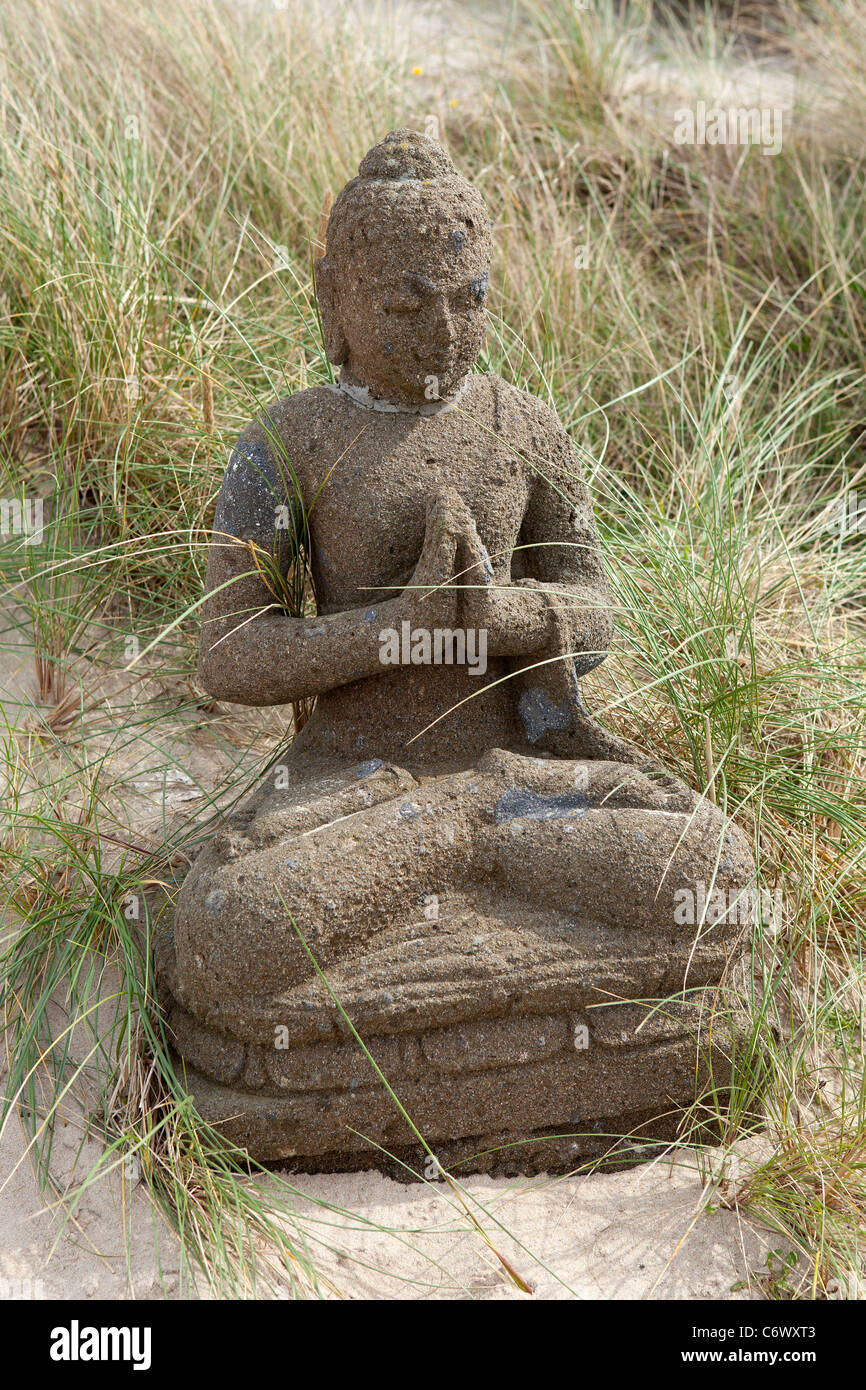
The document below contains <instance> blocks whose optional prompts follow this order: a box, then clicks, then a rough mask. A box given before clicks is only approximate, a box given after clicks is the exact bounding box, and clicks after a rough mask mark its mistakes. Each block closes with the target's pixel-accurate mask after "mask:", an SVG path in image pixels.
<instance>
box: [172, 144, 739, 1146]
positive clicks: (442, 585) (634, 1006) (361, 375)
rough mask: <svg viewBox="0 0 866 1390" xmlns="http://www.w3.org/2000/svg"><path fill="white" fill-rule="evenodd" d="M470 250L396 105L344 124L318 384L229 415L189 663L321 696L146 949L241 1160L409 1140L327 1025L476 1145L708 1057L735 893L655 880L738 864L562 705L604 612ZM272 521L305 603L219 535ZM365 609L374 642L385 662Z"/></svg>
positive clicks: (668, 1077)
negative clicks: (299, 610) (356, 161)
mask: <svg viewBox="0 0 866 1390" xmlns="http://www.w3.org/2000/svg"><path fill="white" fill-rule="evenodd" d="M490 252H491V234H490V227H489V222H488V219H487V214H486V212H485V210H484V207H483V204H482V202H481V199H480V197H479V195H478V193H477V192H476V191H475V190H474V189H473V188H472V187H471V186H470V185H469V184H467V183H466V182H465V181H464V180H463V179H461V178H460V177H459V176H458V175H457V173H456V171H455V170H454V168H453V165H452V164H451V162H450V160H449V159H448V156H447V155H446V154H445V152H444V151H443V150H441V149H440V148H439V147H438V146H437V145H435V144H434V143H433V142H432V141H429V140H427V139H425V138H424V137H422V136H418V135H414V134H412V133H411V132H406V131H402V132H395V133H394V134H393V135H391V136H389V137H387V139H386V140H385V141H383V142H382V143H381V145H379V146H377V147H376V148H375V149H374V150H372V151H371V152H370V154H369V155H368V156H367V157H366V159H365V160H364V161H363V163H362V165H361V168H360V170H359V175H358V177H357V178H356V179H354V180H352V181H351V182H350V183H349V184H348V185H347V187H346V188H345V189H344V190H343V192H342V194H341V195H340V197H339V198H338V199H337V202H336V204H335V206H334V209H333V212H332V214H331V219H330V223H329V227H328V234H327V251H326V255H325V256H324V258H323V259H322V260H321V261H319V262H318V265H317V287H318V293H319V300H320V307H321V311H322V320H323V327H324V333H325V340H326V344H327V348H328V352H329V355H330V357H331V360H332V361H333V362H335V363H336V364H337V365H339V366H340V367H341V376H340V381H339V383H338V384H336V385H334V386H333V387H328V386H325V387H317V388H315V389H314V390H311V391H305V392H301V393H300V394H298V395H296V396H293V397H291V398H288V399H285V400H281V401H277V402H275V403H274V404H273V405H272V406H270V407H269V408H268V410H267V411H265V412H263V414H262V415H260V416H259V417H258V418H257V419H256V420H255V421H253V422H252V424H251V425H250V426H249V427H248V428H247V429H246V430H245V431H244V433H243V435H242V436H241V439H240V440H239V441H238V444H237V446H236V448H235V450H234V451H233V454H232V457H231V459H230V462H229V466H228V469H227V471H226V477H225V481H224V483H223V487H222V491H221V494H220V500H219V503H218V507H217V515H216V519H215V525H214V536H213V543H212V546H211V554H210V559H209V565H208V576H207V588H208V598H207V601H206V604H205V607H204V610H203V619H204V621H203V630H202V642H201V659H200V673H201V678H202V680H203V682H204V684H205V685H206V687H207V688H208V689H209V690H210V691H211V692H212V694H213V695H215V696H216V697H217V698H221V699H227V700H236V701H241V702H244V703H249V704H260V705H266V704H279V703H284V702H288V701H294V700H300V699H302V698H309V697H311V696H315V697H317V704H316V708H315V710H314V712H313V714H312V716H311V718H310V719H309V721H308V722H307V724H306V725H305V726H304V728H303V730H302V731H301V732H300V734H299V735H298V737H296V739H295V741H294V743H293V745H292V747H291V750H290V752H289V755H288V757H287V758H286V759H285V764H284V766H283V767H282V769H281V775H280V777H279V778H277V777H276V775H275V773H274V772H273V771H272V773H271V774H270V775H269V776H268V777H266V778H265V779H264V780H263V781H262V784H261V785H260V787H259V788H258V790H257V791H256V792H255V793H254V795H253V796H252V797H251V798H250V799H249V801H248V802H247V803H246V805H245V806H243V807H241V808H240V809H239V810H238V811H237V812H235V813H234V814H233V815H232V816H231V817H230V818H229V819H228V821H227V823H226V824H225V826H224V827H223V828H222V829H221V830H220V831H219V832H218V834H217V835H216V836H215V838H214V839H213V841H211V843H210V844H208V845H207V846H206V847H205V848H204V850H203V851H202V853H201V854H200V855H199V857H198V858H197V860H196V861H195V863H194V865H193V867H192V869H191V871H190V873H189V875H188V876H187V879H186V881H185V882H184V884H183V887H182V890H181V893H180V896H179V900H178V904H177V910H176V912H175V914H174V919H173V922H169V921H168V920H167V919H166V921H165V923H164V924H163V926H162V928H161V930H160V933H159V939H158V941H157V947H156V957H157V970H158V978H159V982H160V993H161V997H162V999H163V1002H164V1004H165V1006H166V1010H167V1016H168V1020H169V1025H170V1027H171V1029H172V1030H173V1034H174V1038H175V1042H176V1045H177V1048H178V1050H179V1052H180V1053H181V1054H182V1056H183V1058H184V1060H185V1062H186V1064H187V1067H188V1075H189V1076H190V1078H191V1088H192V1091H193V1094H194V1095H195V1098H196V1101H197V1103H198V1105H199V1107H200V1108H201V1109H202V1111H203V1113H205V1114H206V1115H207V1116H208V1117H209V1118H211V1119H213V1120H214V1121H215V1122H219V1123H220V1124H221V1125H223V1126H224V1127H225V1130H226V1133H227V1134H229V1135H230V1136H231V1137H232V1138H233V1139H234V1140H235V1141H236V1142H238V1143H240V1144H242V1145H244V1146H246V1147H247V1148H248V1149H249V1151H250V1152H251V1153H252V1154H253V1155H255V1156H257V1157H263V1158H264V1157H266V1158H278V1157H286V1156H292V1157H293V1159H294V1160H295V1161H296V1162H297V1163H298V1164H300V1165H301V1166H303V1165H307V1166H310V1165H321V1166H325V1167H327V1166H331V1167H334V1166H340V1165H341V1164H343V1163H345V1164H346V1165H357V1164H360V1163H363V1162H365V1161H366V1162H370V1163H376V1162H379V1161H381V1160H380V1153H379V1151H378V1150H376V1149H375V1148H373V1147H371V1141H372V1143H373V1144H378V1145H380V1146H384V1147H386V1148H390V1149H392V1150H394V1151H397V1150H399V1151H400V1152H405V1153H408V1152H410V1151H411V1152H416V1150H417V1152H418V1153H420V1152H421V1150H420V1149H418V1148H417V1138H416V1136H415V1135H414V1134H413V1132H412V1130H411V1127H408V1126H407V1124H406V1121H405V1120H404V1119H403V1118H402V1116H401V1114H400V1110H399V1108H398V1107H397V1106H396V1105H395V1103H394V1100H393V1098H392V1097H391V1096H390V1095H389V1094H388V1091H387V1088H386V1087H385V1086H383V1085H382V1083H381V1082H380V1080H379V1079H378V1076H377V1074H376V1070H375V1068H374V1067H373V1066H372V1065H371V1062H370V1060H369V1059H368V1058H367V1057H366V1056H365V1054H364V1051H363V1049H362V1048H361V1047H359V1045H358V1043H357V1040H356V1038H355V1037H354V1035H353V1029H355V1030H357V1032H358V1033H359V1034H360V1036H361V1037H362V1038H363V1040H364V1044H365V1046H366V1047H367V1048H368V1049H369V1052H370V1053H371V1055H372V1057H373V1058H374V1059H375V1062H376V1065H377V1066H378V1067H379V1068H381V1071H382V1073H383V1074H384V1076H385V1077H386V1078H387V1081H388V1083H389V1084H390V1085H392V1086H393V1087H394V1089H395V1091H396V1093H397V1095H398V1096H399V1099H400V1102H401V1104H402V1105H403V1106H404V1107H405V1108H406V1110H407V1111H408V1113H409V1114H410V1115H411V1116H412V1119H413V1121H414V1123H415V1124H416V1125H417V1127H418V1128H419V1129H420V1130H421V1131H422V1132H423V1133H424V1134H425V1135H426V1136H427V1138H428V1139H429V1140H430V1142H431V1143H434V1141H435V1144H436V1145H437V1146H438V1147H439V1148H440V1149H441V1150H442V1151H443V1152H447V1153H450V1154H452V1155H454V1156H455V1161H459V1162H461V1163H464V1164H466V1163H470V1164H477V1165H478V1166H481V1167H485V1166H488V1167H489V1166H491V1164H493V1165H494V1166H495V1164H497V1163H499V1162H500V1159H491V1158H490V1157H489V1155H488V1156H486V1157H485V1156H484V1155H485V1153H486V1151H487V1150H488V1149H490V1148H491V1147H497V1148H498V1149H500V1150H502V1148H503V1146H505V1151H507V1153H508V1154H509V1155H510V1157H509V1158H508V1159H507V1162H508V1163H509V1164H511V1165H514V1164H517V1165H518V1166H520V1165H524V1166H526V1167H527V1168H531V1167H533V1166H538V1165H539V1164H548V1165H553V1166H557V1165H559V1166H561V1165H562V1164H565V1163H570V1162H572V1161H574V1159H575V1157H576V1156H580V1155H584V1154H588V1153H596V1152H598V1144H599V1143H600V1142H601V1141H600V1140H599V1134H600V1131H601V1129H604V1130H606V1131H607V1132H608V1133H610V1132H612V1133H621V1132H623V1131H624V1130H628V1129H630V1128H631V1127H632V1125H633V1124H639V1125H640V1126H642V1127H644V1130H643V1132H644V1133H646V1134H650V1135H651V1136H652V1137H654V1138H664V1137H671V1135H672V1134H673V1132H674V1130H675V1127H676V1115H677V1111H678V1108H679V1107H680V1106H682V1105H683V1104H686V1103H688V1102H689V1101H691V1100H692V1099H693V1098H694V1094H695V1084H696V1077H697V1078H698V1081H700V1077H701V1075H702V1074H708V1073H707V1071H706V1069H705V1071H704V1073H702V1072H701V1070H700V1068H699V1067H697V1066H696V1058H697V1056H698V1053H699V1048H700V1042H701V1039H702V1037H703V1034H702V1033H701V1029H700V1026H699V1022H700V1009H698V1008H694V1007H692V1006H691V1004H690V1003H688V1002H687V1001H688V1000H692V999H693V998H694V997H696V996H695V992H696V991H700V989H701V987H702V986H705V985H710V986H715V985H717V983H718V982H719V981H720V980H721V979H722V976H723V974H724V972H725V969H726V966H727V963H728V961H729V959H730V957H731V956H732V954H734V953H735V952H736V950H737V943H738V940H739V939H740V936H741V934H742V930H743V927H742V915H741V914H726V915H725V916H723V917H721V918H720V920H717V921H705V922H702V921H700V920H697V921H694V920H688V917H687V914H686V918H685V919H684V917H683V913H682V912H681V911H680V910H679V908H680V906H681V904H682V901H683V896H684V895H685V898H686V899H687V900H690V901H692V900H693V901H695V902H703V901H705V899H706V890H707V889H708V888H710V887H711V886H714V887H715V888H717V889H721V890H722V891H723V892H724V893H725V894H727V895H728V897H729V898H730V897H731V896H733V897H736V894H737V893H738V892H742V891H745V890H746V889H747V888H748V886H749V884H750V883H751V880H752V877H753V873H754V866H753V863H752V860H751V856H750V854H749V849H748V845H747V842H746V840H745V837H744V835H743V834H742V832H741V831H740V830H739V829H738V828H737V827H736V826H734V825H731V824H729V823H726V822H725V820H724V818H723V816H722V814H721V813H720V812H719V810H718V809H717V808H716V807H715V806H712V805H710V804H709V803H708V802H706V801H702V800H701V798H700V797H698V796H696V795H695V794H694V793H692V792H691V791H689V790H688V788H687V787H685V786H684V785H683V783H681V782H680V781H678V780H677V779H676V778H674V777H672V776H670V775H669V774H667V773H666V772H664V770H663V769H661V768H659V767H657V766H656V765H655V764H653V763H652V762H651V761H649V760H647V759H643V758H641V756H640V755H639V754H637V753H636V752H635V751H634V750H633V749H631V748H630V747H628V746H627V745H626V744H624V743H623V742H622V740H620V739H618V738H616V737H615V736H614V735H611V734H609V733H607V732H606V731H605V730H603V729H602V728H601V727H600V726H599V725H598V724H597V723H596V722H595V721H594V720H593V719H592V718H591V717H590V716H589V714H588V713H587V711H586V710H585V708H584V707H583V705H582V702H581V700H580V696H579V692H578V684H577V682H578V677H580V676H582V675H584V674H585V673H586V672H587V671H590V670H592V668H593V667H594V666H596V665H597V664H598V663H599V662H600V661H601V660H602V659H603V658H604V655H605V653H606V651H607V648H608V645H609V642H610V637H611V631H612V622H611V615H610V598H609V593H608V588H607V582H606V579H605V574H604V568H603V565H602V561H601V556H600V553H599V547H598V542H597V538H596V534H595V530H594V526H593V520H592V508H591V502H590V498H589V495H588V493H587V489H586V486H585V483H584V481H583V477H582V471H581V466H580V462H579V459H578V456H577V454H576V452H575V450H574V449H573V447H572V445H571V443H570V440H569V438H568V436H567V434H566V433H565V431H564V430H563V429H562V427H561V425H560V424H559V422H558V421H557V419H556V417H555V415H554V414H553V413H552V412H551V411H550V410H549V409H548V407H546V406H545V405H543V404H542V403H541V402H540V401H538V400H535V399H534V398H532V397H529V396H526V395H525V394H523V393H521V392H519V391H517V390H515V389H514V388H513V387H510V386H508V385H506V384H505V383H504V382H503V381H501V380H499V378H497V377H495V376H493V375H490V374H484V375H481V374H473V373H472V372H471V371H470V369H471V367H472V364H473V362H474V361H475V358H476V356H477V353H478V351H479V348H480V345H481V341H482V338H483V333H484V325H485V300H486V295H487V288H488V272H489V263H490ZM300 498H302V499H303V503H304V506H303V507H302V506H301V505H300ZM278 515H279V516H282V517H283V518H284V517H285V516H286V515H287V516H289V518H290V520H291V525H290V526H289V527H288V528H287V527H285V526H282V527H279V526H278V524H277V521H276V518H277V516H278ZM293 533H294V534H295V535H296V536H298V535H304V536H305V537H306V538H307V541H308V545H309V551H310V554H311V563H312V573H313V580H314V585H315V593H316V601H317V608H318V613H317V616H316V617H315V618H312V619H302V618H297V617H293V616H291V615H290V614H289V613H287V612H284V611H281V610H280V609H279V607H278V606H277V605H276V604H275V601H274V587H273V583H271V584H270V586H269V584H268V583H266V582H265V580H264V578H263V573H264V572H265V570H264V569H263V566H262V563H261V557H260V563H259V564H257V565H254V564H252V561H251V556H252V551H251V548H250V547H251V546H258V547H260V549H261V550H262V551H264V552H267V556H269V557H271V558H270V561H269V563H271V565H272V566H273V567H275V568H276V569H277V570H279V571H281V572H282V573H283V574H285V573H287V571H288V567H289V565H290V563H291V545H290V537H291V535H292V534H293ZM265 568H266V567H265ZM388 631H393V633H394V634H395V638H394V641H395V643H396V648H397V649H399V655H400V658H401V660H402V659H403V658H407V657H408V658H409V660H408V662H407V663H406V664H399V665H387V664H383V661H382V655H383V636H382V634H383V632H388ZM425 633H426V634H427V636H426V637H424V634H425ZM436 633H438V634H439V636H438V637H436V636H435V634H436ZM443 633H446V634H449V637H448V642H449V643H450V645H447V644H446V642H445V639H444V638H443V637H442V634H443ZM480 633H483V634H484V635H485V643H486V645H485V655H486V663H487V665H486V671H484V672H483V673H482V672H481V670H480V668H479V667H478V664H477V663H476V669H474V670H473V668H472V663H471V661H470V660H469V659H468V658H467V657H466V654H467V653H470V652H472V651H475V654H476V656H477V655H478V652H479V651H480V647H478V645H477V643H476V645H475V646H474V647H473V645H472V643H470V637H473V641H474V640H475V639H476V638H478V635H479V634H480ZM419 634H420V636H419ZM431 634H433V636H431ZM455 634H460V635H462V638H463V639H465V641H464V646H463V647H462V648H461V646H460V645H459V643H455V640H454V635H455ZM416 638H417V641H418V643H419V646H418V651H419V652H420V654H421V657H423V661H421V662H420V664H417V663H415V662H413V661H412V660H411V651H410V648H411V645H412V642H413V641H415V640H416ZM434 639H435V640H434ZM440 639H441V640H440ZM389 640H390V639H389ZM425 642H426V644H427V645H426V647H425V645H424V644H425ZM437 642H438V643H439V645H438V647H437V645H436V643H437ZM425 652H426V654H427V655H426V656H425V655H424V653H425ZM436 652H438V653H439V656H438V657H436V656H435V653H436ZM461 652H462V654H463V658H464V659H462V660H461V659H458V658H460V655H461ZM431 653H433V654H434V655H433V656H432V657H431ZM446 653H447V655H446ZM449 656H450V658H451V659H450V660H449ZM395 659H396V658H395ZM738 915H739V916H740V922H739V923H738V922H737V921H736V917H737V916H738ZM683 991H686V993H685V994H683ZM677 993H679V995H680V998H679V1000H674V1001H670V1000H668V999H667V997H668V996H673V995H676V994H677ZM659 999H661V1000H663V1001H667V1002H665V1003H663V1005H662V1006H661V1007H659V1008H657V1009H653V1008H652V1007H651V1008H650V1009H649V1010H647V1008H646V1007H644V1006H643V1004H641V1003H639V1002H634V1001H652V1000H659ZM338 1001H339V1002H338ZM349 1020H350V1021H351V1022H349ZM714 1038H715V1043H714V1056H713V1058H712V1059H711V1060H712V1075H713V1079H714V1082H715V1084H717V1085H718V1084H720V1078H723V1077H724V1075H725V1066H726V1063H725V1058H724V1055H723V1054H724V1043H723V1040H721V1039H720V1032H719V1030H718V1029H716V1031H715V1033H714ZM715 1054H717V1055H715ZM663 1115H664V1116H666V1117H667V1118H664V1119H658V1117H659V1116H663ZM647 1126H648V1128H647ZM545 1130H550V1131H553V1132H554V1133H555V1134H557V1135H559V1136H560V1137H559V1138H556V1139H554V1140H551V1141H547V1140H546V1139H544V1137H543V1132H544V1131H545ZM354 1131H357V1133H356V1132H354ZM578 1131H579V1133H578ZM362 1136H363V1137H362ZM563 1136H564V1137H563ZM530 1141H531V1142H530ZM413 1146H414V1147H413ZM501 1161H505V1160H501Z"/></svg>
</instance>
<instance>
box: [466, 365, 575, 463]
mask: <svg viewBox="0 0 866 1390" xmlns="http://www.w3.org/2000/svg"><path fill="white" fill-rule="evenodd" d="M483 380H484V381H485V382H486V383H487V384H488V385H487V389H488V390H489V391H490V392H492V393H493V395H494V397H495V399H496V403H497V411H498V414H499V416H500V418H501V420H502V424H503V427H504V429H503V432H504V431H505V430H507V432H508V434H509V437H510V438H512V439H513V440H514V442H515V444H516V445H517V447H518V448H520V449H521V451H523V452H525V453H526V454H527V455H528V457H529V458H530V459H535V460H536V461H537V462H540V460H541V459H544V460H545V461H546V462H548V463H549V464H552V465H553V466H555V467H557V468H560V467H562V468H565V469H566V470H567V471H568V472H569V473H574V471H575V470H577V471H580V464H579V462H578V456H577V452H576V450H575V447H574V444H573V443H572V440H571V437H570V435H569V433H568V431H567V430H566V428H565V426H564V425H563V423H562V421H561V420H560V418H559V416H558V415H557V413H556V410H555V409H554V407H553V406H552V405H549V404H548V403H547V401H544V400H542V399H541V397H540V396H534V395H532V394H531V392H529V391H521V389H520V388H519V387H518V386H513V385H512V384H511V383H510V382H508V381H503V379H502V377H499V376H496V374H495V373H494V372H486V373H484V376H483Z"/></svg>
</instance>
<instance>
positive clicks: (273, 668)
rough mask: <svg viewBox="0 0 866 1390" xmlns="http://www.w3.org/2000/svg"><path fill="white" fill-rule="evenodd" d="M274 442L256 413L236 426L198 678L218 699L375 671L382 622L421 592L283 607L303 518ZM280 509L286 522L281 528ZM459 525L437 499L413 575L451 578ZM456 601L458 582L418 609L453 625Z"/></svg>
mask: <svg viewBox="0 0 866 1390" xmlns="http://www.w3.org/2000/svg"><path fill="white" fill-rule="evenodd" d="M271 433H273V432H272V431H271ZM278 452H279V449H278V448H276V447H274V445H273V444H272V443H271V442H269V440H268V437H267V435H266V433H265V431H264V430H263V429H262V427H261V426H260V425H259V424H258V423H256V424H255V425H253V426H250V427H249V429H247V430H245V431H244V433H243V435H241V438H240V440H239V441H238V444H237V446H236V447H235V449H234V450H233V452H232V456H231V459H230V460H229V465H228V468H227V469H226V473H225V477H224V479H223V484H222V488H221V490H220V496H219V501H218V503H217V510H216V516H215V518H214V527H213V533H212V536H211V545H210V551H209V554H208V566H207V575H206V578H205V592H206V594H207V597H206V599H205V602H204V605H203V612H202V633H201V642H200V646H199V662H198V675H199V680H200V681H201V683H202V685H203V686H204V688H205V689H206V690H207V691H208V692H209V693H210V694H211V695H213V696H214V698H215V699H219V700H230V701H233V702H236V703H237V704H243V705H281V704H288V703H289V702H291V701H296V700H301V699H304V698H308V697H310V696H314V695H321V694H324V693H325V692H326V691H328V690H333V689H335V688H336V687H337V686H340V685H347V684H349V683H350V682H351V681H356V680H362V679H364V678H365V677H368V676H373V675H378V674H380V673H381V671H382V664H381V650H382V647H381V642H380V638H379V634H380V632H381V631H382V630H383V628H397V627H398V626H399V624H400V621H401V620H402V619H404V618H406V617H408V616H411V614H412V611H413V607H414V604H415V603H416V602H417V601H419V600H420V599H421V596H422V593H423V590H419V591H418V592H417V594H416V591H415V590H412V591H411V592H409V593H408V594H406V593H404V594H401V595H398V596H397V597H395V598H390V599H386V600H385V601H384V602H375V603H373V604H368V605H366V606H365V607H363V608H353V609H345V610H344V611H342V612H340V613H333V614H329V615H328V616H326V617H321V616H317V617H313V618H301V617H294V616H292V615H291V614H290V613H288V612H287V611H286V609H285V603H284V601H282V600H283V599H284V595H283V593H282V592H281V583H280V581H281V580H283V581H284V580H285V579H286V576H287V575H288V573H289V571H290V568H291V565H292V558H293V553H294V548H293V544H292V536H293V535H298V534H300V532H301V528H302V527H303V525H304V522H303V514H302V508H301V507H300V505H297V504H295V505H293V504H292V502H291V495H292V492H293V490H294V489H293V484H292V481H291V478H290V476H289V475H288V471H287V469H285V470H282V469H281V470H279V471H278V470H277V469H275V467H274V464H273V456H274V454H275V453H278ZM280 474H283V476H280ZM287 495H288V498H289V500H288V502H287V501H286V498H287ZM280 508H282V512H281V511H280ZM278 519H280V520H282V521H283V522H284V523H285V522H287V523H288V524H287V525H286V524H284V525H282V526H281V527H279V528H278V526H277V522H278ZM458 529H459V522H458V520H456V519H455V518H454V516H453V515H452V513H451V510H449V508H448V507H447V506H445V505H444V504H442V503H441V502H436V501H434V503H433V504H431V508H430V509H429V511H428V517H427V532H426V535H425V541H424V548H423V550H422V554H421V557H420V559H419V561H418V565H417V567H416V571H415V574H414V575H413V584H414V585H424V584H428V583H429V584H430V585H431V586H436V585H439V584H442V583H444V582H446V581H447V579H448V578H450V576H451V574H452V573H453V565H454V556H455V551H456V545H457V537H458ZM455 609H456V592H455V590H453V589H442V590H437V592H436V594H435V595H434V597H433V598H432V600H431V602H430V604H429V605H428V607H427V608H426V609H425V610H424V611H425V613H429V614H431V615H433V616H434V617H435V615H436V614H440V616H441V617H442V619H443V625H445V626H448V625H452V626H453V612H454V610H455Z"/></svg>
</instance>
